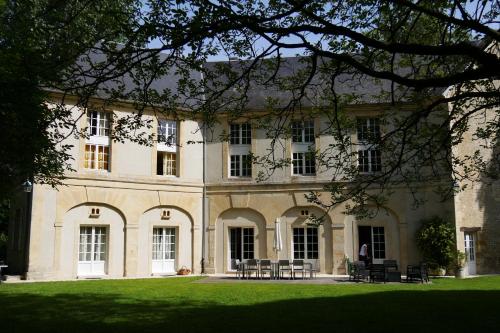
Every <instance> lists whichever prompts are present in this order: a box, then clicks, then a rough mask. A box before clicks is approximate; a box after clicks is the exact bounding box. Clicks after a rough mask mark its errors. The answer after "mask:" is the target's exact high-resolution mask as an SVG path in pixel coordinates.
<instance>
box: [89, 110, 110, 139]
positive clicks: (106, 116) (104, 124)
mask: <svg viewBox="0 0 500 333" xmlns="http://www.w3.org/2000/svg"><path fill="white" fill-rule="evenodd" d="M110 124H111V121H110V113H109V112H103V111H87V130H88V134H89V136H91V137H92V136H109V133H110V132H109V129H110Z"/></svg>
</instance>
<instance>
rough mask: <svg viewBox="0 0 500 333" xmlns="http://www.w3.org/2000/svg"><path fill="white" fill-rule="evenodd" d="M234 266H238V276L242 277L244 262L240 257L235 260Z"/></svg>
mask: <svg viewBox="0 0 500 333" xmlns="http://www.w3.org/2000/svg"><path fill="white" fill-rule="evenodd" d="M234 268H236V277H237V278H238V279H241V276H242V275H243V263H242V262H241V261H240V259H235V260H234Z"/></svg>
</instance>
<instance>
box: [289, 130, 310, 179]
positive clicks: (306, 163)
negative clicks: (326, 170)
mask: <svg viewBox="0 0 500 333" xmlns="http://www.w3.org/2000/svg"><path fill="white" fill-rule="evenodd" d="M291 128H292V175H301V176H314V175H315V174H316V158H315V155H314V148H315V145H314V121H313V120H305V121H293V122H292V123H291Z"/></svg>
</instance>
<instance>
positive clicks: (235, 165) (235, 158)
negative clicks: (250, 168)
mask: <svg viewBox="0 0 500 333" xmlns="http://www.w3.org/2000/svg"><path fill="white" fill-rule="evenodd" d="M240 157H241V156H240V155H231V165H230V175H231V177H239V176H240V175H241V173H240Z"/></svg>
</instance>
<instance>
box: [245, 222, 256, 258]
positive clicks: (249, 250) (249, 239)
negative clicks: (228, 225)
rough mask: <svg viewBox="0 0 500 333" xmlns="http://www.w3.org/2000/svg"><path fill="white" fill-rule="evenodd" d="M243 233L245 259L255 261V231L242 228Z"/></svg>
mask: <svg viewBox="0 0 500 333" xmlns="http://www.w3.org/2000/svg"><path fill="white" fill-rule="evenodd" d="M242 231H243V259H254V230H253V228H242Z"/></svg>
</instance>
